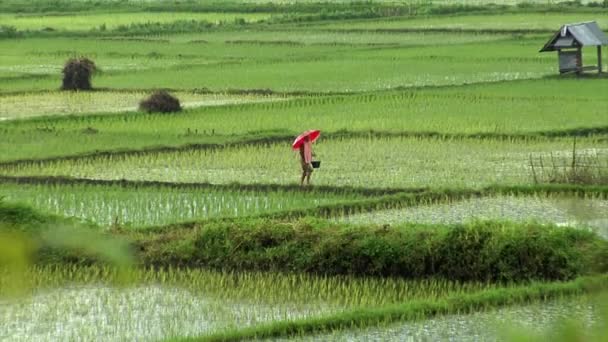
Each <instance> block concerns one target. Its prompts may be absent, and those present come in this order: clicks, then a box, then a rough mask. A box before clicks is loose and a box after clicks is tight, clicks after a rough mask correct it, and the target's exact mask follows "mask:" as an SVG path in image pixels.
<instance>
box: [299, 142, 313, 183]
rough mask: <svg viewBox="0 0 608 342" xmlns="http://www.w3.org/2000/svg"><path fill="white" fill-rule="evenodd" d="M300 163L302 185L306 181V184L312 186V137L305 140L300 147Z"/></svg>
mask: <svg viewBox="0 0 608 342" xmlns="http://www.w3.org/2000/svg"><path fill="white" fill-rule="evenodd" d="M300 163H301V164H302V179H301V180H300V185H302V186H303V185H304V179H306V184H307V185H310V176H311V175H312V170H313V168H312V143H311V142H310V137H309V136H306V137H305V138H304V143H303V144H302V145H301V146H300Z"/></svg>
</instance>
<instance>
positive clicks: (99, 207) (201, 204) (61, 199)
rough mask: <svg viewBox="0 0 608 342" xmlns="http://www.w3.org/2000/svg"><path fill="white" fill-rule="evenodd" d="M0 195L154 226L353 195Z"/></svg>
mask: <svg viewBox="0 0 608 342" xmlns="http://www.w3.org/2000/svg"><path fill="white" fill-rule="evenodd" d="M0 195H1V196H4V197H5V199H6V201H11V202H21V203H25V204H28V205H31V206H33V207H34V208H36V209H38V210H42V211H44V212H49V213H53V214H57V215H62V216H67V217H76V218H78V219H82V220H85V221H89V222H92V223H94V224H98V225H102V226H112V225H114V226H135V227H143V226H158V225H167V224H172V223H179V222H186V221H194V220H205V219H209V218H218V217H243V216H253V215H258V214H262V213H273V212H276V211H285V210H292V209H298V208H300V209H303V208H312V207H314V206H317V205H325V204H331V203H336V202H338V201H352V200H354V199H356V197H355V195H346V194H343V195H339V194H331V193H315V192H312V193H310V192H289V191H281V190H278V191H269V192H261V191H259V192H256V191H251V190H243V191H239V190H236V189H235V190H232V191H222V190H214V189H211V188H208V189H197V188H188V187H178V188H170V187H162V186H148V187H129V186H125V187H123V186H103V185H97V186H95V185H48V186H47V185H31V186H28V185H11V184H3V185H2V186H0Z"/></svg>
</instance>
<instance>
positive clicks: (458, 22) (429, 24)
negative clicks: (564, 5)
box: [321, 12, 608, 34]
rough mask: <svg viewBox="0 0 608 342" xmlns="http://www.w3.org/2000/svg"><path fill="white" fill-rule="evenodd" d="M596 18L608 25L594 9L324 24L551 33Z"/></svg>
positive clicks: (340, 27) (333, 26)
mask: <svg viewBox="0 0 608 342" xmlns="http://www.w3.org/2000/svg"><path fill="white" fill-rule="evenodd" d="M592 20H596V21H597V20H599V22H598V24H599V25H600V26H606V25H608V21H604V20H605V19H602V18H600V17H598V16H597V14H596V13H576V12H574V13H572V12H571V13H509V14H496V15H488V14H475V15H465V16H462V15H460V16H435V17H425V18H422V17H421V18H399V19H396V20H378V19H377V20H367V21H360V22H337V23H331V24H327V25H323V26H322V27H321V28H322V29H331V30H369V31H373V30H387V31H389V30H394V31H399V30H404V31H406V30H416V29H418V30H428V31H433V30H445V31H450V30H452V31H456V32H458V31H467V30H469V31H479V32H501V31H502V32H514V31H518V30H520V31H522V32H525V31H532V32H542V33H545V32H546V33H549V34H550V33H552V32H554V31H555V30H557V29H559V28H560V27H561V25H563V24H565V23H574V22H584V21H592Z"/></svg>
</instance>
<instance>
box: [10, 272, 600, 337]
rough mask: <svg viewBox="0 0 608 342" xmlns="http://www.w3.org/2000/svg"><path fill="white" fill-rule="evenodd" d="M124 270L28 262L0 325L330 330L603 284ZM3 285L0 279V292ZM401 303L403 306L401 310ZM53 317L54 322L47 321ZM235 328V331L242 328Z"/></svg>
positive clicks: (145, 331) (68, 330) (50, 331)
mask: <svg viewBox="0 0 608 342" xmlns="http://www.w3.org/2000/svg"><path fill="white" fill-rule="evenodd" d="M129 272H130V279H131V282H130V283H127V284H126V286H120V287H119V286H116V285H113V284H116V279H118V278H119V277H120V274H119V273H118V272H117V269H116V268H114V267H99V266H92V267H78V266H73V265H72V266H70V265H61V266H45V267H34V268H29V269H27V270H26V273H25V275H26V277H27V279H28V281H29V283H30V284H31V285H32V287H31V290H29V292H28V293H27V294H28V296H27V297H22V298H20V299H18V300H16V299H11V300H7V301H4V302H3V304H4V306H3V311H2V313H1V314H0V315H1V317H2V318H3V319H2V320H0V327H2V331H3V333H4V334H5V336H9V337H11V338H21V337H26V336H27V337H30V338H31V337H40V338H43V337H44V338H55V339H61V338H68V337H70V336H72V337H75V335H76V334H79V336H81V337H83V336H84V337H91V338H102V337H103V338H108V339H122V338H144V337H145V338H155V339H158V338H171V337H178V336H182V337H185V336H196V335H201V334H215V335H216V336H217V335H220V336H226V335H225V334H229V333H231V332H232V333H235V332H237V331H238V329H243V328H244V327H251V329H253V330H254V331H256V332H258V333H259V332H260V331H266V330H267V327H268V326H283V325H284V324H285V321H286V320H289V321H293V324H299V322H301V321H300V320H301V319H305V320H306V321H308V322H319V323H320V324H318V325H317V324H315V326H314V327H312V328H313V329H314V331H326V330H325V329H326V328H328V326H327V325H326V324H325V323H327V322H328V321H331V319H329V317H334V318H337V317H342V318H344V319H347V320H348V322H349V324H348V325H347V326H346V325H345V326H342V325H333V329H334V330H335V329H343V328H351V329H352V328H353V327H365V326H373V325H374V324H375V323H376V322H384V324H385V325H386V324H387V323H389V322H396V321H400V322H404V321H405V320H407V319H408V318H417V319H424V318H429V317H431V316H434V315H436V314H443V313H461V314H462V313H465V312H471V311H478V310H488V309H490V308H494V307H499V306H504V305H508V304H514V303H522V304H523V303H529V302H530V301H536V300H547V299H551V298H559V297H566V296H571V295H574V294H583V293H587V292H594V291H597V290H601V289H602V288H605V279H604V278H605V277H601V276H600V277H595V278H582V279H577V280H575V281H573V282H568V283H532V284H526V285H521V286H517V285H502V286H499V285H496V284H488V283H459V282H453V281H447V280H437V279H427V280H418V281H405V280H399V279H375V278H352V277H316V276H310V275H303V274H274V273H249V272H240V273H232V272H213V271H205V270H200V269H176V268H168V269H131V270H130V271H129ZM5 276H6V273H3V272H0V283H1V282H2V281H11V279H10V278H9V279H7V278H6V277H5ZM5 289H6V287H0V292H2V291H3V290H5ZM1 294H5V292H2V293H1ZM434 305H440V306H441V307H442V309H441V310H440V311H437V312H435V313H432V311H427V310H423V311H417V310H418V309H421V308H422V307H425V308H431V307H433V306H434ZM444 305H447V306H445V307H444ZM406 307H407V308H408V309H407V310H408V312H405V311H403V309H404V308H406ZM444 309H447V311H445V312H444V311H443V310H444ZM410 310H414V311H416V312H410ZM85 313H86V314H85ZM83 314H84V315H83ZM77 317H78V318H79V319H76V318H77ZM71 318H74V319H71ZM341 321H344V320H341ZM100 322H103V323H100ZM322 322H325V323H322ZM34 325H35V328H34ZM58 326H59V327H62V329H56V327H58ZM238 333H239V334H241V336H242V334H243V331H238ZM301 333H304V331H301ZM261 336H263V335H258V337H261ZM274 336H277V337H278V336H285V335H274Z"/></svg>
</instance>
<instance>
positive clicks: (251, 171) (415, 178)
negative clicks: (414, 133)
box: [2, 137, 605, 188]
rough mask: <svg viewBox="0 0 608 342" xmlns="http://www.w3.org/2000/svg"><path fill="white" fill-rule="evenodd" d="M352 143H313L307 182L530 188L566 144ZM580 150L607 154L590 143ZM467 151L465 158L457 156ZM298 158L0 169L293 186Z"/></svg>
mask: <svg viewBox="0 0 608 342" xmlns="http://www.w3.org/2000/svg"><path fill="white" fill-rule="evenodd" d="M479 142H480V140H479V139H448V140H442V139H419V138H373V137H370V138H367V139H366V138H353V139H349V138H346V139H331V140H327V139H326V140H324V141H319V143H317V144H316V147H315V152H316V153H317V154H318V158H319V159H320V160H323V168H321V169H319V170H318V172H316V173H315V174H314V175H313V183H314V184H319V185H341V186H346V185H349V186H362V187H378V188H379V187H400V188H407V187H483V186H487V185H490V184H504V185H508V184H511V185H513V184H522V183H531V179H530V176H529V170H528V167H529V166H528V155H529V154H530V153H532V152H549V151H554V152H555V151H562V150H566V149H568V148H569V146H570V141H567V140H510V141H497V140H483V144H480V143H479ZM579 146H580V147H581V148H598V147H599V148H605V147H604V146H605V143H603V142H599V141H596V140H594V139H585V140H580V141H579ZM463 151H466V152H463ZM298 168H299V164H298V162H297V155H296V154H295V153H294V152H293V151H291V149H290V146H289V144H288V143H285V144H270V145H251V146H242V147H228V148H223V149H203V150H187V151H180V152H159V153H146V154H141V155H122V156H112V155H109V156H101V157H97V158H82V159H76V160H63V161H61V160H60V161H50V162H46V163H41V164H38V163H31V164H21V165H14V166H5V167H3V168H2V172H3V173H4V174H9V175H19V176H23V175H45V176H58V175H61V176H71V177H77V178H91V179H130V180H158V181H169V182H210V183H215V184H225V183H231V182H239V183H267V184H268V183H280V184H291V183H294V182H296V181H297V180H298V174H299V169H298Z"/></svg>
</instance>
